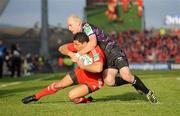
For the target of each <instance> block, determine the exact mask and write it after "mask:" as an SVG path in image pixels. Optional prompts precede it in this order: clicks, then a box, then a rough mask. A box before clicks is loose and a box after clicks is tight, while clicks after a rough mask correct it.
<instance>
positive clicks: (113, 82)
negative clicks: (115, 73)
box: [104, 76, 115, 86]
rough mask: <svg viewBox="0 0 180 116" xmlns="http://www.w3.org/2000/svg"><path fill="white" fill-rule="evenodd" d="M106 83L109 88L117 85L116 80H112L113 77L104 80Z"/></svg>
mask: <svg viewBox="0 0 180 116" xmlns="http://www.w3.org/2000/svg"><path fill="white" fill-rule="evenodd" d="M104 82H105V84H106V85H108V86H114V84H115V80H114V78H112V77H111V76H108V77H106V78H105V79H104Z"/></svg>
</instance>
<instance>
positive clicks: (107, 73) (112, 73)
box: [103, 68, 118, 86]
mask: <svg viewBox="0 0 180 116" xmlns="http://www.w3.org/2000/svg"><path fill="white" fill-rule="evenodd" d="M117 73H118V70H117V69H114V68H108V69H105V70H104V71H103V78H104V82H105V83H106V85H108V86H114V85H115V77H116V75H117Z"/></svg>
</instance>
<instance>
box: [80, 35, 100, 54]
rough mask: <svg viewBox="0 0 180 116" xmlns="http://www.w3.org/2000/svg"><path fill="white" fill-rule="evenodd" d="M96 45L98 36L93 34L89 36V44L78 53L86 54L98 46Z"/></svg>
mask: <svg viewBox="0 0 180 116" xmlns="http://www.w3.org/2000/svg"><path fill="white" fill-rule="evenodd" d="M96 45H97V40H96V36H95V35H91V36H90V37H89V42H88V44H87V46H86V47H85V48H84V49H82V50H80V51H79V52H78V53H79V54H81V55H82V54H86V53H88V52H90V51H91V50H92V49H94V48H95V47H96Z"/></svg>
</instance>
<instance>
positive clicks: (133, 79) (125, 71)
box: [119, 66, 157, 103]
mask: <svg viewBox="0 0 180 116" xmlns="http://www.w3.org/2000/svg"><path fill="white" fill-rule="evenodd" d="M119 72H120V75H121V77H122V78H123V79H124V80H126V81H128V82H129V83H131V84H132V86H134V87H135V88H136V90H139V91H141V92H142V93H144V94H146V96H147V98H148V100H149V101H150V102H151V103H156V102H157V99H156V97H155V95H154V93H153V92H152V91H151V90H150V89H148V88H147V87H146V86H145V84H144V83H143V82H142V81H141V79H140V78H138V77H137V76H135V75H132V73H131V72H130V69H129V67H128V66H125V67H122V68H121V69H119Z"/></svg>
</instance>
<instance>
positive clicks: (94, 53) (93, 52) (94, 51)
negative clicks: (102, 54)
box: [92, 49, 99, 62]
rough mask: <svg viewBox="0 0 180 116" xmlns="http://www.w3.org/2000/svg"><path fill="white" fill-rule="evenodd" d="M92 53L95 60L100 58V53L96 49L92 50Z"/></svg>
mask: <svg viewBox="0 0 180 116" xmlns="http://www.w3.org/2000/svg"><path fill="white" fill-rule="evenodd" d="M92 54H93V59H94V62H95V61H98V60H99V54H98V53H97V52H96V50H95V49H93V50H92Z"/></svg>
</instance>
